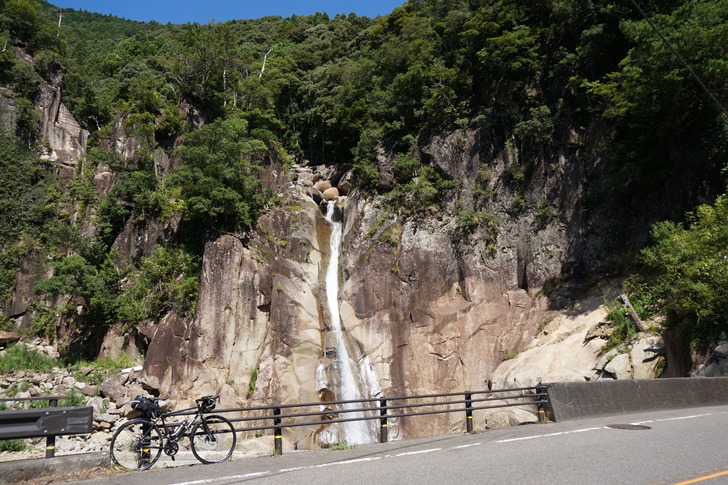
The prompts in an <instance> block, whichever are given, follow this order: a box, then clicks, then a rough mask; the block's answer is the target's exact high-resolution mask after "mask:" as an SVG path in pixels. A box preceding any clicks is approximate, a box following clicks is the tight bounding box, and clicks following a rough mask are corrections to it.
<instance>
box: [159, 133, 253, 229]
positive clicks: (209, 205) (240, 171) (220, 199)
mask: <svg viewBox="0 0 728 485" xmlns="http://www.w3.org/2000/svg"><path fill="white" fill-rule="evenodd" d="M247 127H248V125H247V123H246V122H245V121H244V120H240V119H228V120H218V121H215V122H214V123H210V124H208V125H205V126H204V127H202V128H201V129H199V130H196V131H194V132H192V133H190V134H189V135H188V137H187V138H186V140H185V144H184V145H183V146H182V147H180V148H179V150H178V152H177V153H178V155H179V157H180V158H181V159H182V160H183V161H184V165H182V166H181V167H179V168H178V169H176V170H175V171H174V172H173V173H172V174H171V175H170V183H171V184H172V185H174V186H178V187H180V189H181V197H182V199H183V200H184V202H185V205H186V208H187V210H186V212H185V214H184V216H183V217H184V221H185V222H187V223H188V224H189V225H190V227H196V228H199V229H200V230H202V231H211V230H212V231H223V232H240V231H245V230H247V229H248V228H250V227H251V226H252V225H253V222H254V220H255V218H256V217H257V214H258V211H259V210H260V207H262V204H263V200H264V199H263V197H262V193H261V190H260V180H259V179H258V177H257V175H258V170H259V162H260V160H261V158H262V157H263V155H264V153H265V151H266V146H265V144H264V143H263V142H261V141H260V140H256V139H254V138H250V137H249V136H248V135H247V133H246V130H247Z"/></svg>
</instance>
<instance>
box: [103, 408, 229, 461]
mask: <svg viewBox="0 0 728 485" xmlns="http://www.w3.org/2000/svg"><path fill="white" fill-rule="evenodd" d="M146 399H148V400H149V401H151V402H153V403H154V406H155V407H156V410H159V404H158V403H159V401H162V400H163V399H161V398H146ZM219 399H220V394H217V395H216V396H203V397H201V398H200V399H196V400H195V404H196V406H193V407H189V408H185V409H180V410H178V411H171V412H167V413H161V412H157V413H155V414H156V415H155V414H152V415H151V416H148V417H142V418H135V419H132V420H130V421H127V422H126V423H124V424H122V425H121V426H120V427H119V428H118V429H117V430H116V432H115V433H114V436H113V437H112V438H111V444H110V454H111V459H112V460H113V462H114V463H115V464H117V465H119V466H120V467H122V468H126V469H128V470H137V471H141V470H147V469H149V468H151V467H152V466H153V465H154V464H155V463H156V462H157V460H159V457H160V456H161V454H162V451H164V453H165V454H166V455H168V456H170V457H171V458H172V461H174V460H175V455H177V453H178V452H179V451H180V446H179V441H180V440H182V439H183V438H189V440H190V443H189V447H190V449H191V451H192V454H193V455H194V456H195V458H197V460H199V461H200V462H202V463H204V464H211V463H221V462H223V461H225V460H227V459H229V458H230V456H231V455H232V454H233V450H234V449H235V444H236V443H237V436H236V433H235V428H234V427H233V424H232V423H231V422H230V420H228V419H227V418H224V417H223V416H219V415H208V414H207V413H209V412H210V411H212V410H213V409H215V403H216V402H217V401H219ZM192 410H196V412H195V413H194V418H193V419H192V421H188V420H187V418H184V419H183V420H182V422H173V423H167V421H166V420H167V419H168V418H170V417H174V416H182V415H190V414H192V413H190V411H192Z"/></svg>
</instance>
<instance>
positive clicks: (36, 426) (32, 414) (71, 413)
mask: <svg viewBox="0 0 728 485" xmlns="http://www.w3.org/2000/svg"><path fill="white" fill-rule="evenodd" d="M59 399H63V398H62V397H58V396H47V397H27V398H12V399H0V402H17V401H48V405H49V407H46V408H37V409H21V410H7V411H0V440H6V439H15V438H42V437H45V438H46V458H53V457H54V456H55V452H56V436H61V435H69V434H86V433H90V432H91V431H92V430H93V414H94V409H93V407H91V406H83V407H78V406H71V407H58V400H59Z"/></svg>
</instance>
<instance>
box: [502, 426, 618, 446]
mask: <svg viewBox="0 0 728 485" xmlns="http://www.w3.org/2000/svg"><path fill="white" fill-rule="evenodd" d="M599 429H605V427H604V426H600V427H598V428H584V429H575V430H573V431H560V432H558V433H548V434H537V435H533V436H524V437H522V438H510V439H506V440H498V441H496V443H512V442H514V441H526V440H534V439H536V438H551V437H553V436H562V435H566V434H574V433H584V432H585V431H596V430H599Z"/></svg>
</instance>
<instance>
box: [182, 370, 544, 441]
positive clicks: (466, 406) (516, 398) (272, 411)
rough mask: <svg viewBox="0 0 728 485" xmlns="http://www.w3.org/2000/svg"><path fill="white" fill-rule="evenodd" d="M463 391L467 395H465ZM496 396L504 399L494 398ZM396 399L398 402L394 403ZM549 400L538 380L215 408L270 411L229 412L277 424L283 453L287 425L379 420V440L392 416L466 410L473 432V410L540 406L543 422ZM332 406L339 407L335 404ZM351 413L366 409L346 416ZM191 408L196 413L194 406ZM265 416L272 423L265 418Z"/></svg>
mask: <svg viewBox="0 0 728 485" xmlns="http://www.w3.org/2000/svg"><path fill="white" fill-rule="evenodd" d="M461 396H462V398H460V397H461ZM449 398H460V399H449ZM438 399H445V400H438ZM417 401H424V402H417ZM494 401H503V402H498V403H494ZM393 402H394V403H396V404H392V403H393ZM547 402H548V401H547V394H546V387H545V386H543V385H541V383H540V382H539V384H538V385H537V386H534V387H520V388H513V389H488V390H483V391H464V392H451V393H440V394H421V395H413V396H394V397H378V398H373V399H353V400H340V401H327V402H308V403H297V404H275V405H265V406H251V407H246V408H226V409H217V410H215V413H216V414H230V413H236V414H240V413H266V414H264V415H253V416H251V415H248V416H236V417H228V419H230V421H231V422H233V423H234V426H235V431H236V432H254V431H268V430H273V436H274V447H275V451H274V453H275V454H276V455H280V454H282V453H283V441H282V439H283V432H282V430H283V428H297V427H303V426H317V427H319V426H321V425H323V424H326V425H329V424H336V423H347V422H352V421H370V420H379V442H380V443H386V442H387V441H388V439H389V433H388V428H389V424H390V423H389V421H390V420H392V419H401V418H406V417H414V416H428V415H435V414H448V413H464V415H465V426H464V428H465V431H466V432H467V433H472V432H473V431H474V424H473V419H474V418H473V413H474V412H476V411H481V410H485V409H496V408H506V407H513V406H535V407H536V410H537V416H538V420H539V422H544V421H545V414H544V412H543V409H544V406H545V404H546V403H547ZM488 403H492V404H488ZM350 404H354V405H356V404H358V405H359V406H358V407H353V408H347V407H344V406H345V405H350ZM332 406H338V407H336V408H333V409H332V408H331V407H332ZM443 406H449V408H448V409H439V408H440V407H443ZM313 407H319V408H320V407H326V409H323V410H316V411H314V410H308V408H313ZM296 411H297V412H296ZM352 413H366V415H363V416H354V417H346V416H347V415H350V414H352ZM175 414H180V415H182V414H185V413H178V412H175ZM189 414H192V412H190V413H189ZM322 416H330V417H333V419H325V420H322V419H319V420H315V421H312V420H305V421H297V420H299V419H301V418H310V417H319V418H321V417H322ZM266 421H268V422H269V423H271V424H265V422H266ZM248 423H250V425H248Z"/></svg>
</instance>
